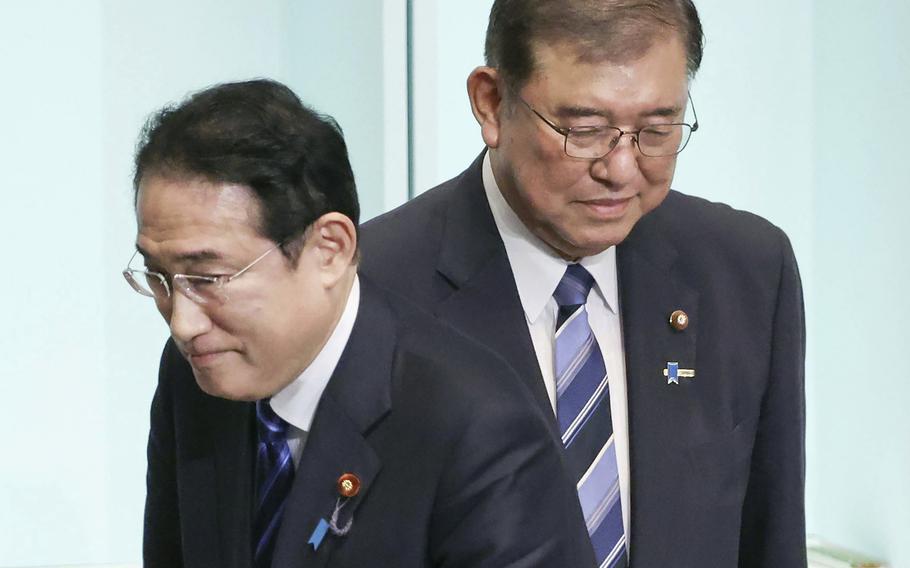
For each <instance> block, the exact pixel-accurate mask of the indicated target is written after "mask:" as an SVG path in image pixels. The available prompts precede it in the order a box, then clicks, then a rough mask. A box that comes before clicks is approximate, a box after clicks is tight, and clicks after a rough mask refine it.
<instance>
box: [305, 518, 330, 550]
mask: <svg viewBox="0 0 910 568" xmlns="http://www.w3.org/2000/svg"><path fill="white" fill-rule="evenodd" d="M328 530H329V522H328V521H326V520H325V519H319V524H318V525H316V528H315V529H314V530H313V534H311V535H310V540H309V542H307V544H312V545H313V550H319V545H320V544H322V539H323V538H325V533H326V532H328Z"/></svg>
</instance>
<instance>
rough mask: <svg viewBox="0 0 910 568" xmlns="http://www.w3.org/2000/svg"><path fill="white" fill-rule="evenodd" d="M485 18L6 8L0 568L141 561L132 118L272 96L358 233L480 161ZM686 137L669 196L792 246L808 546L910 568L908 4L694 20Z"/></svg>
mask: <svg viewBox="0 0 910 568" xmlns="http://www.w3.org/2000/svg"><path fill="white" fill-rule="evenodd" d="M490 3H491V2H490V0H470V1H469V0H462V1H460V2H457V3H456V2H450V1H444V0H419V1H418V2H414V4H415V5H414V6H413V24H414V25H413V28H412V29H413V37H412V43H411V45H410V50H411V53H412V60H411V64H412V69H413V74H412V77H411V85H412V97H413V98H412V100H411V110H412V112H411V115H410V116H411V122H410V128H411V131H410V132H411V138H410V140H411V144H412V148H413V160H412V161H411V162H410V164H409V162H408V154H407V147H408V144H407V142H408V116H409V115H408V96H407V95H408V90H407V89H408V78H407V63H408V60H407V53H408V51H407V49H408V46H407V43H406V40H407V26H406V1H405V0H382V1H381V2H380V1H377V0H357V1H355V0H346V1H344V2H337V3H331V4H329V3H325V2H316V1H315V0H300V1H293V0H283V1H279V0H268V1H263V2H257V3H255V4H251V3H248V2H242V1H240V0H230V1H223V0H222V1H219V2H215V1H213V0H192V1H189V2H177V1H176V0H161V1H159V2H156V3H154V6H152V5H150V4H148V3H145V2H139V1H138V0H129V1H126V2H114V1H113V0H87V1H83V2H75V1H72V0H70V1H63V2H50V1H47V0H43V1H36V2H29V3H25V2H12V1H10V2H5V1H4V2H0V68H2V69H3V70H4V74H5V80H4V82H3V87H4V88H3V89H2V90H0V124H3V130H2V131H3V135H2V136H0V164H2V168H0V187H2V191H3V197H4V200H3V206H2V207H0V243H2V244H0V247H2V250H0V252H2V256H0V258H2V259H3V266H4V268H3V269H2V270H0V276H2V280H0V282H2V283H0V292H2V298H3V308H4V314H5V316H6V322H7V323H6V325H5V326H3V328H2V330H0V354H2V356H3V359H4V360H5V365H4V369H3V371H2V380H0V396H2V397H3V399H4V400H6V401H8V402H7V411H6V412H4V413H3V414H2V416H0V432H2V445H0V448H2V452H3V455H4V457H5V463H4V467H3V468H2V469H0V511H3V514H2V515H0V566H41V565H47V564H77V563H89V562H106V563H111V562H128V563H135V562H137V560H138V558H139V554H140V540H141V538H140V533H141V511H142V501H143V492H144V478H143V476H144V470H145V456H144V451H145V450H144V446H145V437H146V433H147V428H148V416H147V415H148V404H149V401H150V399H151V395H152V391H153V389H154V385H155V381H156V376H155V373H156V367H157V359H158V355H159V352H160V347H161V345H162V343H163V340H164V338H165V337H166V333H167V332H166V329H165V327H164V325H163V324H162V322H161V321H159V318H158V316H157V314H156V313H155V312H154V309H153V307H152V305H151V304H150V303H149V302H146V301H145V300H143V298H141V297H139V296H138V295H135V294H134V293H132V292H131V291H130V290H129V289H128V288H127V286H126V285H125V283H124V282H122V279H121V277H120V275H119V271H120V269H122V267H123V264H124V263H125V262H126V261H127V259H128V257H129V255H130V253H131V250H132V239H133V237H134V231H135V226H134V221H133V218H132V214H131V194H130V187H129V182H130V167H131V165H130V160H131V154H132V150H133V146H134V144H135V140H136V136H137V134H138V131H139V128H140V126H141V124H142V122H143V120H144V118H145V117H146V116H147V115H148V113H149V112H151V111H152V110H154V109H156V108H158V107H160V106H161V105H162V104H164V103H165V102H168V101H173V100H176V99H179V98H181V97H182V96H183V95H185V94H186V93H187V92H189V91H192V90H195V89H199V88H201V87H204V86H207V85H209V84H212V83H215V82H220V81H227V80H235V79H242V78H249V77H254V76H269V77H273V78H276V79H278V80H281V81H284V82H286V83H288V84H289V85H290V86H291V87H292V88H294V89H295V90H296V91H297V92H298V93H299V94H300V95H301V97H302V98H303V99H304V100H306V101H307V102H309V103H310V104H312V105H313V106H315V107H316V108H318V109H319V110H321V111H323V112H326V113H328V114H332V115H334V116H335V118H336V119H337V120H338V122H339V123H340V124H341V126H342V128H344V131H345V134H346V137H347V140H348V144H349V148H350V152H351V157H352V162H353V165H354V169H355V174H356V175H357V181H358V185H359V187H360V191H361V201H362V205H363V210H364V218H369V217H371V216H374V215H376V214H378V213H380V212H382V211H384V210H386V209H387V208H389V207H392V206H394V205H396V204H398V203H401V202H403V201H404V200H405V199H406V197H407V194H408V192H407V179H408V175H409V166H410V168H411V170H410V175H411V176H412V177H413V180H414V188H415V190H417V191H420V190H422V189H426V188H428V187H430V186H431V185H433V184H435V183H438V182H440V181H443V180H444V179H447V178H448V177H450V176H452V175H454V174H457V173H458V172H460V171H461V170H462V169H463V168H464V167H465V166H466V165H467V164H468V163H469V162H470V160H472V159H473V158H474V157H475V156H476V155H477V153H478V152H479V151H480V149H481V140H480V135H479V132H478V129H477V127H476V124H475V123H474V121H473V118H472V117H471V115H470V111H469V107H468V104H467V100H466V97H465V94H464V82H465V78H466V76H467V74H468V72H469V71H470V69H471V68H472V67H473V66H475V65H477V64H479V63H480V62H481V61H482V41H483V34H484V29H485V24H486V22H485V20H486V15H487V12H488V10H489V6H490ZM697 4H698V6H699V9H700V11H701V14H702V19H703V24H704V26H705V30H706V34H707V38H708V42H707V47H706V54H705V60H704V64H703V67H702V71H701V73H700V74H699V77H698V79H697V80H696V82H695V83H694V84H693V87H692V96H693V98H694V100H695V104H696V105H697V108H698V114H699V119H700V122H701V125H702V128H701V129H700V130H699V132H698V133H697V134H696V135H695V138H694V139H693V141H692V142H691V143H690V146H689V147H688V148H687V149H686V151H685V153H684V154H683V155H682V157H681V159H680V165H679V168H678V173H677V177H676V182H675V183H674V186H675V187H676V188H677V189H679V190H681V191H684V192H687V193H691V194H695V195H700V196H704V197H707V198H709V199H714V200H719V201H724V202H727V203H729V204H731V205H733V206H735V207H737V208H742V209H748V210H751V211H754V212H756V213H758V214H760V215H762V216H764V217H766V218H768V219H769V220H771V221H772V222H774V223H775V224H777V225H779V226H781V227H782V228H783V229H785V230H786V231H787V233H788V234H789V235H790V237H791V240H792V241H793V245H794V248H795V249H796V253H797V256H798V259H799V262H800V267H801V271H802V275H803V284H804V287H805V294H806V307H807V314H808V331H809V365H808V395H809V401H808V406H809V438H808V451H809V470H808V480H807V481H808V483H807V498H808V503H807V507H808V522H809V530H810V531H812V532H816V533H820V534H823V535H825V536H826V537H827V538H828V539H830V540H833V541H835V542H838V543H840V544H843V545H847V546H850V547H854V548H858V549H860V550H863V551H865V552H867V553H870V554H876V555H880V556H882V557H886V558H888V559H889V560H890V561H891V562H892V564H893V565H894V566H896V567H901V566H910V539H908V538H907V535H908V534H910V493H908V491H907V489H906V481H905V480H906V479H907V478H908V477H910V443H908V438H910V413H908V412H906V410H905V409H906V407H907V406H908V403H910V381H908V380H907V372H906V362H905V360H906V351H907V346H908V343H910V342H908V341H907V336H908V333H907V331H906V329H907V324H906V321H907V314H908V313H910V300H908V294H907V290H908V286H907V284H906V282H908V280H910V255H908V253H907V252H906V250H905V249H906V248H907V246H908V245H910V229H908V228H907V222H906V220H905V219H906V217H907V211H908V210H910V191H908V185H910V184H908V183H907V174H906V162H907V158H906V157H905V156H906V154H907V150H908V146H910V145H908V138H907V136H906V134H905V133H906V132H908V131H910V115H908V113H907V111H906V109H907V104H906V101H907V100H908V98H910V73H908V71H907V69H908V65H910V39H908V34H907V33H905V31H904V30H906V29H907V28H908V25H910V4H907V3H903V2H894V1H890V0H868V1H865V2H859V1H848V0H844V1H842V2H821V1H820V0H819V1H812V0H788V1H785V0H768V1H767V2H762V3H745V4H744V3H735V2H729V1H727V0H697Z"/></svg>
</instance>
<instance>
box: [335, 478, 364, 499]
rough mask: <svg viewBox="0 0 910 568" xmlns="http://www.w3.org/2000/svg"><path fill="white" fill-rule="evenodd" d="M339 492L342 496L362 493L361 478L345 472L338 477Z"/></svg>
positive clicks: (353, 495)
mask: <svg viewBox="0 0 910 568" xmlns="http://www.w3.org/2000/svg"><path fill="white" fill-rule="evenodd" d="M338 493H339V494H340V495H341V496H342V497H347V498H349V499H350V498H351V497H356V496H357V494H358V493H360V478H359V477H357V476H356V475H355V474H353V473H345V474H344V475H342V476H341V477H339V478H338Z"/></svg>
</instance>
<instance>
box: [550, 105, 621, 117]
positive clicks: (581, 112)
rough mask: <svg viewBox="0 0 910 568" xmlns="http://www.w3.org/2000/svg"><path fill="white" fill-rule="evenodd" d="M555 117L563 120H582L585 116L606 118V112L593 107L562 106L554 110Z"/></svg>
mask: <svg viewBox="0 0 910 568" xmlns="http://www.w3.org/2000/svg"><path fill="white" fill-rule="evenodd" d="M556 115H557V116H560V117H565V118H582V117H586V116H601V117H603V118H608V115H607V113H606V112H604V111H603V110H601V109H597V108H594V107H584V106H563V107H559V108H557V109H556Z"/></svg>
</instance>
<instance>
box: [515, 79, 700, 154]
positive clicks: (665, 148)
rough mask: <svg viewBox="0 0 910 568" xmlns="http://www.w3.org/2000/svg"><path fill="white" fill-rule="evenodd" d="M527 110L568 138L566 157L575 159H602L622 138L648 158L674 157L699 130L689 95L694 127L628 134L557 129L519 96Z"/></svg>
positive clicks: (604, 128)
mask: <svg viewBox="0 0 910 568" xmlns="http://www.w3.org/2000/svg"><path fill="white" fill-rule="evenodd" d="M518 100H520V101H521V102H522V103H524V105H525V106H526V107H528V110H530V111H531V112H533V113H534V114H536V115H537V118H539V119H540V120H542V121H544V122H545V123H546V124H547V126H549V127H550V128H552V129H553V130H555V131H556V132H557V133H559V134H561V135H562V136H563V138H565V144H564V146H563V149H564V150H565V152H566V155H568V156H570V157H572V158H584V159H594V160H596V159H599V158H603V157H604V156H606V155H607V154H609V153H610V152H612V151H613V148H616V146H617V145H618V144H619V141H620V140H621V139H622V137H623V136H626V135H629V136H631V137H632V141H633V142H634V143H635V145H636V146H638V151H639V152H641V154H642V155H643V156H647V157H649V158H666V157H668V156H675V155H676V154H679V153H680V152H682V151H683V149H684V148H685V147H686V144H688V143H689V138H690V137H691V136H692V133H693V132H695V131H696V130H698V115H696V114H695V104H694V103H692V96H691V95H689V104H691V105H692V117H693V118H694V119H695V123H694V124H691V125H690V124H686V123H684V122H674V123H669V124H652V125H649V126H646V127H644V128H642V129H640V130H634V131H629V132H627V131H625V130H621V129H619V128H616V127H615V126H573V127H570V128H565V127H562V126H557V125H556V124H554V123H553V122H552V121H551V120H549V119H548V118H547V117H545V116H544V115H542V114H540V113H539V112H537V110H536V109H535V108H534V107H532V106H531V105H530V104H529V103H528V102H527V101H526V100H524V99H523V98H521V97H518Z"/></svg>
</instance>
